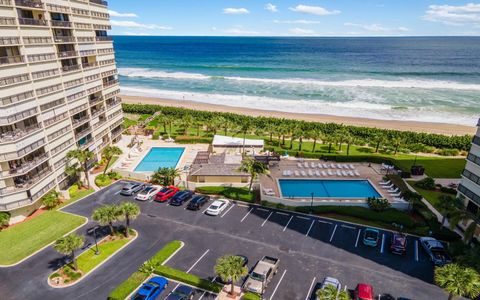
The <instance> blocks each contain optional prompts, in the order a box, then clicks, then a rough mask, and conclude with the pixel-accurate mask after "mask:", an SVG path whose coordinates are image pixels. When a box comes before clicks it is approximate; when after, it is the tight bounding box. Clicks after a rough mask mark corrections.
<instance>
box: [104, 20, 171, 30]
mask: <svg viewBox="0 0 480 300" xmlns="http://www.w3.org/2000/svg"><path fill="white" fill-rule="evenodd" d="M110 23H111V24H112V26H114V27H128V28H142V29H158V30H171V29H173V28H172V27H169V26H160V25H156V24H142V23H137V22H133V21H116V20H111V21H110Z"/></svg>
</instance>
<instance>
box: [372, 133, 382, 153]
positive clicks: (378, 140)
mask: <svg viewBox="0 0 480 300" xmlns="http://www.w3.org/2000/svg"><path fill="white" fill-rule="evenodd" d="M373 141H374V142H375V153H378V149H379V148H380V144H381V143H383V142H384V141H385V138H384V137H383V136H382V135H377V136H375V138H374V139H373Z"/></svg>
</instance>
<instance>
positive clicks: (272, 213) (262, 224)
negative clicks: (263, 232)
mask: <svg viewBox="0 0 480 300" xmlns="http://www.w3.org/2000/svg"><path fill="white" fill-rule="evenodd" d="M272 215H273V211H272V212H271V213H270V214H269V215H268V217H267V218H266V219H265V221H263V223H262V226H261V227H263V225H265V223H267V221H268V219H270V217H271V216H272Z"/></svg>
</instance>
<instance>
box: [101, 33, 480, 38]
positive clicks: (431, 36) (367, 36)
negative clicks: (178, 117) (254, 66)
mask: <svg viewBox="0 0 480 300" xmlns="http://www.w3.org/2000/svg"><path fill="white" fill-rule="evenodd" d="M111 36H131V37H231V38H275V37H276V38H446V37H448V38H468V37H470V38H472V37H473V38H480V35H381V36H379V35H358V36H352V35H298V36H293V35H150V34H112V35H111Z"/></svg>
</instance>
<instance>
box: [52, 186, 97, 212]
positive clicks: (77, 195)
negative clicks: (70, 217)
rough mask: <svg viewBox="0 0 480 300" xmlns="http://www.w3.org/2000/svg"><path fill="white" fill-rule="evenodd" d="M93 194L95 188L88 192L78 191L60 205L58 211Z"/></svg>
mask: <svg viewBox="0 0 480 300" xmlns="http://www.w3.org/2000/svg"><path fill="white" fill-rule="evenodd" d="M93 192H95V190H94V189H93V188H90V189H88V190H81V191H76V192H75V193H71V194H70V199H68V200H66V201H64V202H63V203H62V204H60V205H59V206H58V207H57V209H60V208H62V207H64V206H66V205H68V204H70V203H73V202H75V201H78V200H80V199H82V198H83V197H86V196H88V195H90V194H92V193H93Z"/></svg>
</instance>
